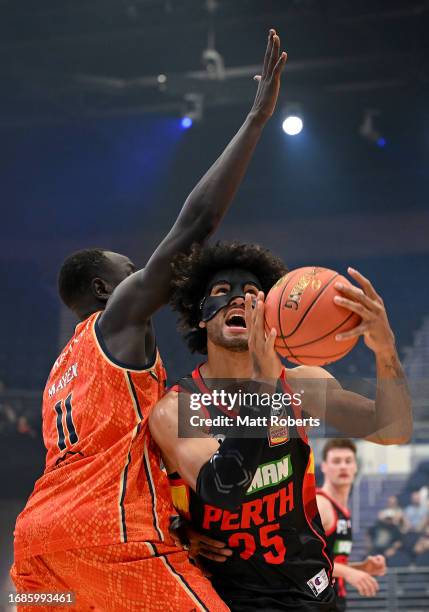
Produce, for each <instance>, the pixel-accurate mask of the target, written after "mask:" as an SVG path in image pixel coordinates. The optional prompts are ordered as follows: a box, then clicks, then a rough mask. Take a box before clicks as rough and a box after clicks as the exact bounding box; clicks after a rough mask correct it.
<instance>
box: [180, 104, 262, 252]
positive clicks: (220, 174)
mask: <svg viewBox="0 0 429 612" xmlns="http://www.w3.org/2000/svg"><path fill="white" fill-rule="evenodd" d="M265 121H266V119H265V118H263V117H262V116H261V115H260V114H258V113H256V112H254V111H252V112H250V113H249V115H248V116H247V117H246V120H245V121H244V123H243V125H242V126H241V128H240V129H239V131H238V132H237V134H236V135H235V136H234V138H233V139H232V140H231V142H230V143H229V144H228V145H227V147H226V148H225V150H224V151H223V153H222V155H221V156H220V157H219V158H218V159H217V160H216V161H215V162H214V164H213V165H212V166H211V168H210V169H209V170H208V171H207V172H206V173H205V175H204V176H203V177H202V178H201V180H200V181H199V182H198V184H197V185H196V186H195V187H194V189H193V190H192V192H191V193H190V194H189V196H188V198H187V200H186V202H185V205H184V207H183V209H182V211H181V213H180V215H179V217H178V220H177V225H178V226H180V227H182V228H186V230H185V231H187V232H188V241H189V242H190V243H192V242H201V241H203V240H204V239H205V238H207V236H208V235H209V234H211V233H212V232H214V230H215V229H216V228H217V226H218V225H219V223H220V222H221V220H222V217H223V216H224V215H225V213H226V211H227V210H228V208H229V206H230V204H231V202H232V200H233V198H234V195H235V194H236V192H237V190H238V188H239V186H240V184H241V182H242V180H243V178H244V175H245V173H246V170H247V167H248V165H249V162H250V160H251V158H252V156H253V153H254V151H255V147H256V145H257V143H258V141H259V138H260V136H261V134H262V130H263V127H264V124H265Z"/></svg>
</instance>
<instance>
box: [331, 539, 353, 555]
mask: <svg viewBox="0 0 429 612" xmlns="http://www.w3.org/2000/svg"><path fill="white" fill-rule="evenodd" d="M352 544H353V542H352V541H351V540H337V541H336V542H335V544H334V555H349V554H350V553H351V552H352Z"/></svg>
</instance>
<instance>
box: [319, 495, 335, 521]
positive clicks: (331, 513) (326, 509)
mask: <svg viewBox="0 0 429 612" xmlns="http://www.w3.org/2000/svg"><path fill="white" fill-rule="evenodd" d="M316 502H317V508H318V510H319V514H320V518H321V519H322V523H323V527H324V529H325V530H326V531H329V530H330V529H332V526H333V524H334V522H335V509H334V505H333V503H332V502H331V500H330V499H328V498H327V497H326V496H325V495H324V494H323V493H322V492H321V491H320V490H317V491H316Z"/></svg>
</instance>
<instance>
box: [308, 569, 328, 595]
mask: <svg viewBox="0 0 429 612" xmlns="http://www.w3.org/2000/svg"><path fill="white" fill-rule="evenodd" d="M307 584H308V586H309V587H310V589H311V590H312V592H313V594H314V595H316V597H317V596H318V595H320V593H322V591H324V590H325V589H326V587H327V586H329V578H328V575H327V573H326V570H325V569H322V570H320V572H318V573H317V574H316V575H315V576H313V578H310V580H307Z"/></svg>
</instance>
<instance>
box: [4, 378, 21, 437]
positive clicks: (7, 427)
mask: <svg viewBox="0 0 429 612" xmlns="http://www.w3.org/2000/svg"><path fill="white" fill-rule="evenodd" d="M4 391H5V384H4V382H3V381H2V380H0V434H8V433H10V432H11V431H14V430H15V429H16V421H17V417H16V414H15V411H14V409H13V408H12V406H11V405H10V404H8V403H7V402H6V401H5V400H4V398H3V397H2V396H3V393H4Z"/></svg>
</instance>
